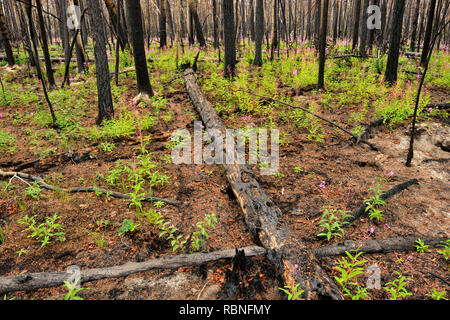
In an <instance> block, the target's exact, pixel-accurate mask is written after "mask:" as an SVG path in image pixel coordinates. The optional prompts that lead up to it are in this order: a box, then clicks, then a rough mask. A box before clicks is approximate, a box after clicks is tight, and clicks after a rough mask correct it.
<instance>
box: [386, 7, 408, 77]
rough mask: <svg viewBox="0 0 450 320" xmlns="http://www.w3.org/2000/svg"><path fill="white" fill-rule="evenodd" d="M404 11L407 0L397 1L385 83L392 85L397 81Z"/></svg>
mask: <svg viewBox="0 0 450 320" xmlns="http://www.w3.org/2000/svg"><path fill="white" fill-rule="evenodd" d="M404 11H405V0H395V3H394V11H393V19H392V23H393V25H392V29H391V38H390V41H389V55H388V61H387V65H386V71H385V74H384V81H385V82H387V83H388V84H390V85H392V84H393V83H394V82H395V81H397V68H398V57H399V52H400V41H401V36H402V25H403V14H404Z"/></svg>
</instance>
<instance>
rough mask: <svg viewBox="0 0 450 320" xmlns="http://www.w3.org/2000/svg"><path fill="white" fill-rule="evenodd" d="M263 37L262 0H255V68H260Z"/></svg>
mask: <svg viewBox="0 0 450 320" xmlns="http://www.w3.org/2000/svg"><path fill="white" fill-rule="evenodd" d="M263 37H264V0H256V35H255V60H254V61H253V64H254V65H255V66H260V67H261V66H262V64H263V62H262V42H263Z"/></svg>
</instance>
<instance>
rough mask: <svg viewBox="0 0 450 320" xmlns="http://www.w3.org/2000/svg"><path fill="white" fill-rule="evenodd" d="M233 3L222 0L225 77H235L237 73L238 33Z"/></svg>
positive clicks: (229, 0)
mask: <svg viewBox="0 0 450 320" xmlns="http://www.w3.org/2000/svg"><path fill="white" fill-rule="evenodd" d="M233 2H234V1H233V0H222V11H223V30H224V36H225V70H224V74H225V77H233V76H234V75H235V73H236V38H235V37H236V32H235V26H234V10H233V9H234V8H233Z"/></svg>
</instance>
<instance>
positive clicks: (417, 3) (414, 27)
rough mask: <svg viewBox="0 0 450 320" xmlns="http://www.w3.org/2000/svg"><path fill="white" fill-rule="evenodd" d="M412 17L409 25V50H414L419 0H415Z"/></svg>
mask: <svg viewBox="0 0 450 320" xmlns="http://www.w3.org/2000/svg"><path fill="white" fill-rule="evenodd" d="M415 3H416V4H415V8H414V17H413V21H412V25H411V28H412V30H411V51H413V52H414V51H416V37H417V24H418V22H419V12H420V0H416V1H415Z"/></svg>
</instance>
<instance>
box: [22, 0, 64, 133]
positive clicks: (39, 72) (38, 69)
mask: <svg viewBox="0 0 450 320" xmlns="http://www.w3.org/2000/svg"><path fill="white" fill-rule="evenodd" d="M25 6H26V12H27V16H28V28H29V31H30V33H29V35H30V38H31V40H30V42H31V44H32V49H31V52H32V59H33V60H34V65H35V67H36V72H37V75H38V78H39V80H40V81H41V84H42V89H43V91H44V97H45V100H46V101H47V104H48V107H49V109H50V114H51V116H52V126H53V128H56V127H57V124H56V121H57V119H56V115H55V111H54V110H53V106H52V103H51V102H50V99H49V97H48V93H47V86H46V85H45V81H44V76H43V74H42V69H41V64H40V61H39V54H38V50H37V45H36V39H35V38H34V37H33V31H34V30H35V29H34V23H33V12H32V6H31V0H25Z"/></svg>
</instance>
